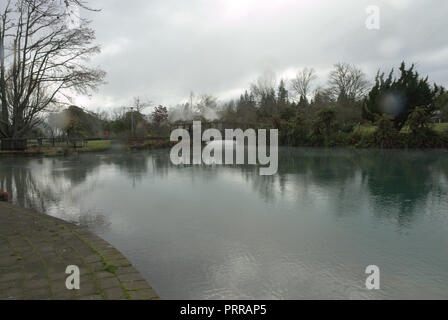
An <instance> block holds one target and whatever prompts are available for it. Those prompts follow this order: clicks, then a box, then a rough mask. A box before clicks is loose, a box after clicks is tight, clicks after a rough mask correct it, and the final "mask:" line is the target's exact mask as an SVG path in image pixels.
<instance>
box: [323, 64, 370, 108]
mask: <svg viewBox="0 0 448 320" xmlns="http://www.w3.org/2000/svg"><path fill="white" fill-rule="evenodd" d="M328 85H329V89H330V90H331V92H332V94H333V97H334V98H335V99H347V100H350V101H358V100H359V99H361V98H362V97H363V96H364V95H365V94H366V92H367V90H368V88H369V82H368V81H367V79H366V75H365V74H364V72H363V71H362V70H361V69H359V68H357V67H356V66H354V65H351V64H348V63H337V64H335V65H334V69H333V71H331V73H330V78H329V80H328Z"/></svg>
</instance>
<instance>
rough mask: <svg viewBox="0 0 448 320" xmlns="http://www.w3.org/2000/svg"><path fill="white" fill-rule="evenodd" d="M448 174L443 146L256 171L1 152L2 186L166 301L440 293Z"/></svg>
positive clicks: (335, 154) (322, 154)
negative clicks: (113, 257)
mask: <svg viewBox="0 0 448 320" xmlns="http://www.w3.org/2000/svg"><path fill="white" fill-rule="evenodd" d="M447 168H448V157H447V152H445V151H380V150H368V151H365V150H362V151H359V150H356V151H354V150H353V151H352V150H346V149H340V150H338V149H333V150H331V151H330V150H325V149H301V148H280V151H279V170H278V173H277V174H276V175H274V176H260V175H259V172H258V171H259V170H258V168H257V167H256V166H206V165H201V166H173V165H172V164H171V162H170V159H169V151H167V150H163V151H153V152H144V153H143V152H142V153H129V154H100V155H95V154H85V155H80V156H72V157H67V158H51V159H50V158H44V159H35V158H33V159H29V158H2V159H0V184H1V188H3V189H5V190H7V191H8V192H10V193H11V194H12V196H13V201H14V202H15V203H17V204H19V205H21V206H25V207H30V208H34V209H36V210H39V211H44V212H46V213H48V214H50V215H53V216H57V217H60V218H63V219H66V220H69V221H72V222H75V223H78V224H81V225H84V226H86V227H88V228H89V229H90V230H92V231H93V232H95V233H96V234H98V235H99V236H101V237H103V238H104V239H106V240H107V241H109V242H110V243H111V244H112V245H114V246H115V247H117V248H118V249H119V250H120V251H122V252H123V254H124V255H125V256H126V257H127V258H128V259H129V260H130V261H131V262H132V263H133V264H134V265H135V266H136V267H137V269H138V270H139V271H140V272H141V273H142V274H143V275H144V277H145V278H146V279H147V280H148V281H149V283H150V284H151V285H152V286H153V287H154V288H155V289H156V291H157V292H158V293H159V295H160V296H161V298H166V299H224V298H225V299H311V298H317V299H346V298H360V299H367V298H374V299H375V298H386V299H392V298H400V299H414V298H422V299H442V298H444V299H446V298H448V290H447V289H446V288H447V287H448V251H447V248H448V232H447V231H448V206H447V203H448V169H447ZM371 264H375V265H377V266H379V267H380V269H381V290H379V291H368V290H366V289H365V279H366V277H367V275H366V274H365V273H364V271H365V268H366V266H368V265H371Z"/></svg>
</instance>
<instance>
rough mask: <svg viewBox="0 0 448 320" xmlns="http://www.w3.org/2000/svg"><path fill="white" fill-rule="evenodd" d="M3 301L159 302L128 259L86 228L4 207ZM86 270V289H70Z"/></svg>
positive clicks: (0, 226)
mask: <svg viewBox="0 0 448 320" xmlns="http://www.w3.org/2000/svg"><path fill="white" fill-rule="evenodd" d="M0 253H1V254H0V300H9V299H11V300H17V299H29V300H47V299H52V300H158V299H160V298H159V296H158V295H157V293H156V292H155V291H154V289H153V288H152V287H151V286H150V285H149V284H148V282H147V281H146V280H145V279H144V278H143V277H142V276H141V274H140V273H139V272H138V270H137V269H135V267H134V266H132V264H131V263H130V262H129V261H128V260H127V259H126V257H125V256H124V255H123V254H122V253H121V252H120V251H119V250H118V249H116V248H115V247H113V246H112V245H111V244H109V243H108V242H107V241H105V240H103V239H101V238H100V237H98V236H97V235H95V234H93V233H92V232H90V231H89V230H87V229H86V228H84V227H81V226H77V225H75V224H73V223H71V222H67V221H64V220H62V219H59V218H55V217H52V216H49V215H46V214H43V213H39V212H36V211H33V210H29V209H24V208H21V207H18V206H16V205H14V204H12V203H9V202H0ZM69 265H76V266H78V267H79V270H80V289H79V290H68V289H67V288H66V286H65V281H66V278H67V277H68V276H69V274H66V273H65V272H66V268H67V266H69Z"/></svg>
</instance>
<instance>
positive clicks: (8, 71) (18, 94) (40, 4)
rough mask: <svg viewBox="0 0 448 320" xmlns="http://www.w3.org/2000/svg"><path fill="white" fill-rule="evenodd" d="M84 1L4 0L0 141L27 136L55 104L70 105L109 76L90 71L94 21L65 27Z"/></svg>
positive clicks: (0, 35)
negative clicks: (74, 97)
mask: <svg viewBox="0 0 448 320" xmlns="http://www.w3.org/2000/svg"><path fill="white" fill-rule="evenodd" d="M68 5H71V6H81V7H83V8H85V9H88V7H87V6H86V5H85V3H84V2H83V1H80V0H63V1H55V0H6V3H5V4H2V8H1V10H2V11H1V12H0V102H1V106H0V109H1V114H0V137H11V138H19V137H22V136H24V135H25V134H26V133H27V132H29V131H30V130H31V129H32V128H34V127H35V126H36V125H38V124H39V123H40V122H41V120H42V117H41V116H42V114H43V112H45V111H46V110H47V109H48V108H50V107H54V106H55V105H59V106H60V105H63V104H70V97H71V95H73V94H75V93H81V94H87V93H89V92H90V91H91V90H93V89H95V88H96V87H97V86H98V85H99V84H101V83H103V79H104V77H105V72H104V71H102V70H99V69H97V68H92V67H89V66H87V64H86V61H87V60H88V58H90V57H91V56H92V55H94V54H97V53H99V51H100V48H99V47H98V46H96V45H94V44H93V41H94V39H95V32H94V31H93V30H92V29H91V28H89V23H90V21H88V20H86V19H82V18H80V17H78V19H79V25H77V26H75V27H73V26H68V25H67V23H66V19H67V15H68V14H69V13H68V11H67V10H66V9H67V6H68Z"/></svg>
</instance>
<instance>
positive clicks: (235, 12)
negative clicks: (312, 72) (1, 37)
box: [84, 0, 448, 108]
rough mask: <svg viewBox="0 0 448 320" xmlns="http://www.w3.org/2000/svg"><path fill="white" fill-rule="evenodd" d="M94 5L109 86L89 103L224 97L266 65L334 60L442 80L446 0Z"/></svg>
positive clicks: (156, 0) (281, 68)
mask: <svg viewBox="0 0 448 320" xmlns="http://www.w3.org/2000/svg"><path fill="white" fill-rule="evenodd" d="M92 3H93V2H92ZM368 5H378V6H379V7H380V9H381V29H380V30H379V31H370V30H367V29H366V28H365V19H366V17H367V15H366V13H365V9H366V7H367V6H368ZM94 6H95V7H96V8H101V9H102V11H101V12H100V13H86V12H84V14H85V15H86V16H88V17H89V18H90V19H92V20H93V27H94V28H95V29H96V31H97V39H98V42H99V43H100V44H101V45H102V47H103V53H101V54H100V55H99V56H97V57H96V58H95V59H93V61H92V63H94V64H96V65H100V66H101V67H102V68H103V69H104V70H106V71H107V72H108V78H107V81H108V84H107V85H105V86H103V87H101V88H100V90H99V92H98V93H96V94H95V95H94V97H93V99H92V101H91V102H90V103H89V106H88V107H90V108H96V107H101V106H99V105H98V104H102V103H103V102H105V101H108V103H106V104H108V105H109V106H119V104H122V103H126V101H131V99H132V97H133V96H137V95H139V96H144V97H148V98H150V99H151V100H153V101H155V102H156V103H158V104H168V105H172V104H175V103H177V102H179V101H180V100H183V99H186V98H187V97H188V95H189V92H190V91H191V90H193V91H194V92H196V93H198V94H200V93H210V94H214V95H217V96H224V98H227V96H225V95H226V94H225V93H228V92H235V90H236V91H238V89H245V88H248V86H249V82H250V81H251V80H255V79H256V77H257V76H258V75H260V74H262V73H263V72H265V71H267V70H268V71H274V72H276V73H277V74H278V75H280V74H282V73H283V72H285V71H286V70H295V69H299V68H302V67H305V66H310V67H314V68H315V69H317V70H318V71H320V72H321V73H324V72H326V71H327V70H329V69H330V68H331V66H332V65H333V64H334V63H336V62H339V61H347V62H351V63H355V64H357V65H359V66H360V67H362V68H363V69H364V70H365V71H366V72H368V74H369V76H371V77H373V76H374V74H375V73H376V71H377V69H378V68H379V67H381V68H382V69H383V70H385V71H388V70H389V69H390V68H391V67H393V66H397V65H398V64H399V63H400V62H401V61H402V60H406V61H409V62H414V61H415V62H417V63H418V67H419V70H420V71H421V73H422V74H428V75H429V77H430V79H431V80H433V81H437V82H438V83H440V84H443V85H445V86H447V85H448V76H447V71H448V60H447V59H443V56H444V54H446V52H447V50H448V43H447V41H446V32H445V31H446V30H447V27H448V23H447V20H446V12H448V2H447V1H445V0H432V1H424V2H423V1H408V0H389V1H386V0H383V1H380V0H377V1H373V0H372V1H359V0H343V1H323V0H320V1H319V0H318V1H300V0H295V1H294V0H283V1H268V0H257V1H255V0H225V1H224V0H207V1H205V0H188V1H172V0H152V1H144V0H130V1H122V0H98V1H95V2H94ZM324 80H325V79H321V82H322V81H324ZM232 90H233V91H232Z"/></svg>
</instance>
